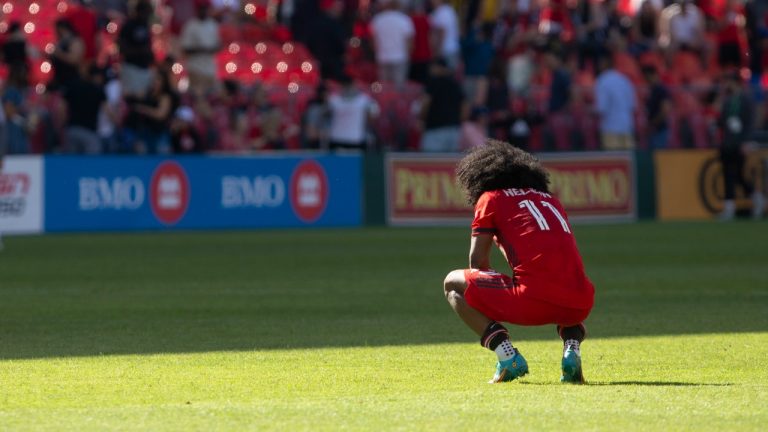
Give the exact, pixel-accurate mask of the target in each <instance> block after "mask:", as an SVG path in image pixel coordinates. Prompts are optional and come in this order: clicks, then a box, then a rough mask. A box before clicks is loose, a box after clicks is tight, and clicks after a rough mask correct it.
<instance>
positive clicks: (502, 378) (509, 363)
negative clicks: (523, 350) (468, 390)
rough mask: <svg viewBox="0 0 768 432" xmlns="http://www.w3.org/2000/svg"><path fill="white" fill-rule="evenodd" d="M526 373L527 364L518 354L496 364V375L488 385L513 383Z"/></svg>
mask: <svg viewBox="0 0 768 432" xmlns="http://www.w3.org/2000/svg"><path fill="white" fill-rule="evenodd" d="M527 373H528V362H526V361H525V357H523V355H522V354H520V353H519V352H515V355H514V356H513V357H512V358H511V359H509V360H504V361H501V362H498V363H496V373H495V374H494V375H493V379H492V380H490V381H488V383H489V384H494V383H500V382H507V381H513V380H515V379H517V378H520V377H521V376H523V375H525V374H527Z"/></svg>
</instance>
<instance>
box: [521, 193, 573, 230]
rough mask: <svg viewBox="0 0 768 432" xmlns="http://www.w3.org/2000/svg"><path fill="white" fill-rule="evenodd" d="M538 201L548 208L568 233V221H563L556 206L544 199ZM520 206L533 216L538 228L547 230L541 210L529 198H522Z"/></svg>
mask: <svg viewBox="0 0 768 432" xmlns="http://www.w3.org/2000/svg"><path fill="white" fill-rule="evenodd" d="M539 203H540V204H541V205H542V206H544V207H546V208H548V209H549V210H550V211H551V212H552V214H554V215H555V217H556V218H557V220H558V221H559V222H560V226H562V227H563V231H565V232H567V233H570V232H571V229H570V228H569V227H568V222H566V221H565V218H564V217H563V215H561V214H560V212H559V211H557V208H555V206H553V205H552V204H550V203H548V202H546V201H539ZM520 208H524V209H527V210H528V212H529V213H530V214H531V216H533V218H534V219H535V220H536V223H537V224H538V225H539V229H540V230H542V231H549V223H547V220H546V219H545V218H544V215H543V214H541V210H539V207H538V206H537V205H536V203H534V202H533V201H531V200H523V201H520Z"/></svg>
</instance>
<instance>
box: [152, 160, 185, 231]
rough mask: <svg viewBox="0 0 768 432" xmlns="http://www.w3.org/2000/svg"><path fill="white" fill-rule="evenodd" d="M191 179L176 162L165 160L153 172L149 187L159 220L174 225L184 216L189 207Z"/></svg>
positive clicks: (153, 210)
mask: <svg viewBox="0 0 768 432" xmlns="http://www.w3.org/2000/svg"><path fill="white" fill-rule="evenodd" d="M189 195H190V193H189V179H187V173H186V172H184V168H182V167H181V165H179V164H178V163H176V162H173V161H167V162H163V163H161V164H160V165H158V167H157V168H156V169H155V172H154V173H153V174H152V182H151V184H150V188H149V197H150V200H149V201H150V203H151V205H152V213H153V214H154V215H155V217H156V218H157V220H159V221H160V222H162V223H164V224H166V225H173V224H175V223H177V222H178V221H180V220H181V218H183V217H184V214H185V213H186V212H187V208H188V207H189Z"/></svg>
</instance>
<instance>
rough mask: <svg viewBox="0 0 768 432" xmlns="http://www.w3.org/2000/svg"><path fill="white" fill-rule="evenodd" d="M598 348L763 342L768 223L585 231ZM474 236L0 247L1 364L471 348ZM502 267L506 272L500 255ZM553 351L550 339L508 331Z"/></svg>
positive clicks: (121, 239) (321, 233) (59, 240)
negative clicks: (469, 287)
mask: <svg viewBox="0 0 768 432" xmlns="http://www.w3.org/2000/svg"><path fill="white" fill-rule="evenodd" d="M576 235H577V238H578V241H579V245H580V248H581V250H582V254H583V255H584V259H585V262H586V266H587V271H588V274H589V275H590V277H591V278H592V279H593V281H594V282H595V285H596V286H597V299H596V306H595V309H594V312H593V314H592V316H591V317H590V319H589V320H588V322H587V323H588V327H589V330H590V336H591V337H594V338H605V337H626V336H644V335H677V334H696V333H737V332H759V331H765V330H766V329H767V328H768V247H767V246H766V245H768V225H767V224H765V223H746V222H745V223H732V224H714V223H686V224H682V223H681V224H650V223H643V224H634V225H600V226H578V227H577V229H576ZM467 248H468V232H467V230H465V229H385V228H381V229H364V230H318V231H291V230H286V231H269V232H222V233H184V234H121V235H55V236H47V237H18V238H9V239H7V240H6V250H5V251H4V252H2V254H0V277H1V282H0V358H4V359H22V358H44V357H64V356H91V355H102V354H134V353H135V354H141V353H181V352H206V351H222V350H260V349H288V348H312V347H350V346H383V345H414V344H435V343H447V342H467V341H474V336H473V335H472V334H471V333H470V332H469V331H468V330H466V329H465V328H464V327H463V326H462V325H461V324H460V322H459V321H458V319H456V318H455V317H454V316H453V315H452V312H451V311H450V309H449V308H448V306H447V305H446V304H445V301H444V300H443V297H442V292H441V282H442V279H443V277H444V275H445V274H446V273H447V272H448V271H449V270H451V269H454V268H462V267H464V266H465V265H466V264H465V262H466V254H467ZM495 258H496V260H495V265H496V267H497V269H502V268H505V264H504V263H502V262H501V260H500V259H499V258H500V257H499V256H498V255H497V256H496V257H495ZM512 335H513V337H514V338H515V340H537V339H545V340H552V339H553V338H554V337H555V336H554V330H553V329H552V328H515V329H512Z"/></svg>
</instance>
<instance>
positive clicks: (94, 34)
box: [64, 0, 99, 63]
mask: <svg viewBox="0 0 768 432" xmlns="http://www.w3.org/2000/svg"><path fill="white" fill-rule="evenodd" d="M64 19H66V20H67V21H69V23H70V24H72V28H74V29H75V33H77V35H78V36H80V39H82V40H83V44H84V45H85V57H84V60H85V61H86V62H87V63H92V62H94V61H95V60H96V56H97V55H98V52H99V50H98V36H99V23H98V20H97V17H96V12H94V11H93V10H91V8H90V7H89V6H88V4H87V3H86V2H85V0H79V1H78V2H77V4H73V5H71V6H70V7H69V9H67V13H66V15H64Z"/></svg>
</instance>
